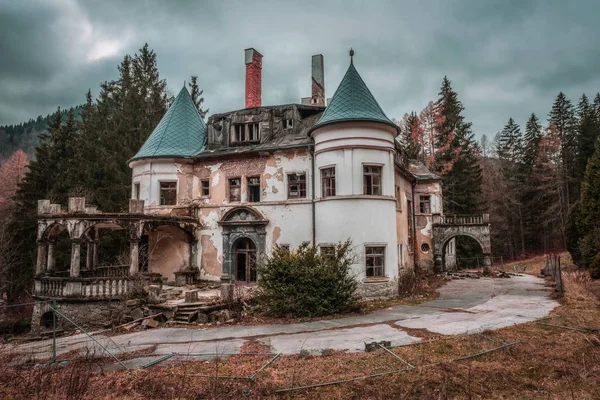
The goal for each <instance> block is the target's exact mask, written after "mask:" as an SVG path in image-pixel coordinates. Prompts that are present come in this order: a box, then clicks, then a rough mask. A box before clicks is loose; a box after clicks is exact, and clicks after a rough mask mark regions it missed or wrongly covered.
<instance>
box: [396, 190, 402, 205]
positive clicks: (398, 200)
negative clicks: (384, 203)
mask: <svg viewBox="0 0 600 400" xmlns="http://www.w3.org/2000/svg"><path fill="white" fill-rule="evenodd" d="M396 208H397V209H398V211H402V193H401V192H400V186H398V185H396Z"/></svg>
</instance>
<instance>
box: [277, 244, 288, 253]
mask: <svg viewBox="0 0 600 400" xmlns="http://www.w3.org/2000/svg"><path fill="white" fill-rule="evenodd" d="M279 247H281V249H282V250H285V251H287V252H288V253H289V251H290V245H289V244H280V245H279Z"/></svg>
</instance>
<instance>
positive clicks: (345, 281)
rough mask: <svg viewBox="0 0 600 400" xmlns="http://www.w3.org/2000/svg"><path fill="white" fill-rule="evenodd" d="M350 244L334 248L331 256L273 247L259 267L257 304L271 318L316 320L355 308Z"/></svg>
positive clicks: (305, 247) (306, 247)
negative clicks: (284, 317)
mask: <svg viewBox="0 0 600 400" xmlns="http://www.w3.org/2000/svg"><path fill="white" fill-rule="evenodd" d="M352 263H353V262H352V250H351V242H350V241H346V242H344V243H339V244H338V245H337V246H335V249H334V252H333V254H332V255H324V254H321V253H319V252H318V251H317V249H316V247H314V246H311V245H309V244H308V243H303V244H302V245H301V246H300V247H299V248H298V249H297V250H295V251H289V250H287V249H283V248H281V247H279V246H276V247H275V249H274V250H273V253H272V254H271V255H270V256H269V257H268V258H267V259H266V260H265V261H264V262H263V263H261V264H260V265H258V267H257V269H258V275H259V278H258V286H259V288H260V289H261V293H260V295H259V296H258V298H257V300H258V301H259V303H260V304H262V305H263V306H264V307H265V308H266V310H267V313H269V314H270V315H273V316H279V317H283V316H288V317H317V316H322V315H328V314H335V313H341V312H346V311H349V310H352V309H353V308H354V307H356V301H357V298H356V296H355V291H356V287H357V282H356V280H355V279H354V276H353V275H352V272H351V270H350V266H351V265H352Z"/></svg>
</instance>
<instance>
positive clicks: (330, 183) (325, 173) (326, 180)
mask: <svg viewBox="0 0 600 400" xmlns="http://www.w3.org/2000/svg"><path fill="white" fill-rule="evenodd" d="M321 182H322V184H323V187H322V190H323V195H322V196H323V197H328V196H335V167H331V168H323V169H322V170H321Z"/></svg>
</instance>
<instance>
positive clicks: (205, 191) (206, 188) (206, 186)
mask: <svg viewBox="0 0 600 400" xmlns="http://www.w3.org/2000/svg"><path fill="white" fill-rule="evenodd" d="M200 184H201V185H202V189H201V190H202V196H203V197H208V196H209V195H210V180H209V179H202V180H201V181H200Z"/></svg>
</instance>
